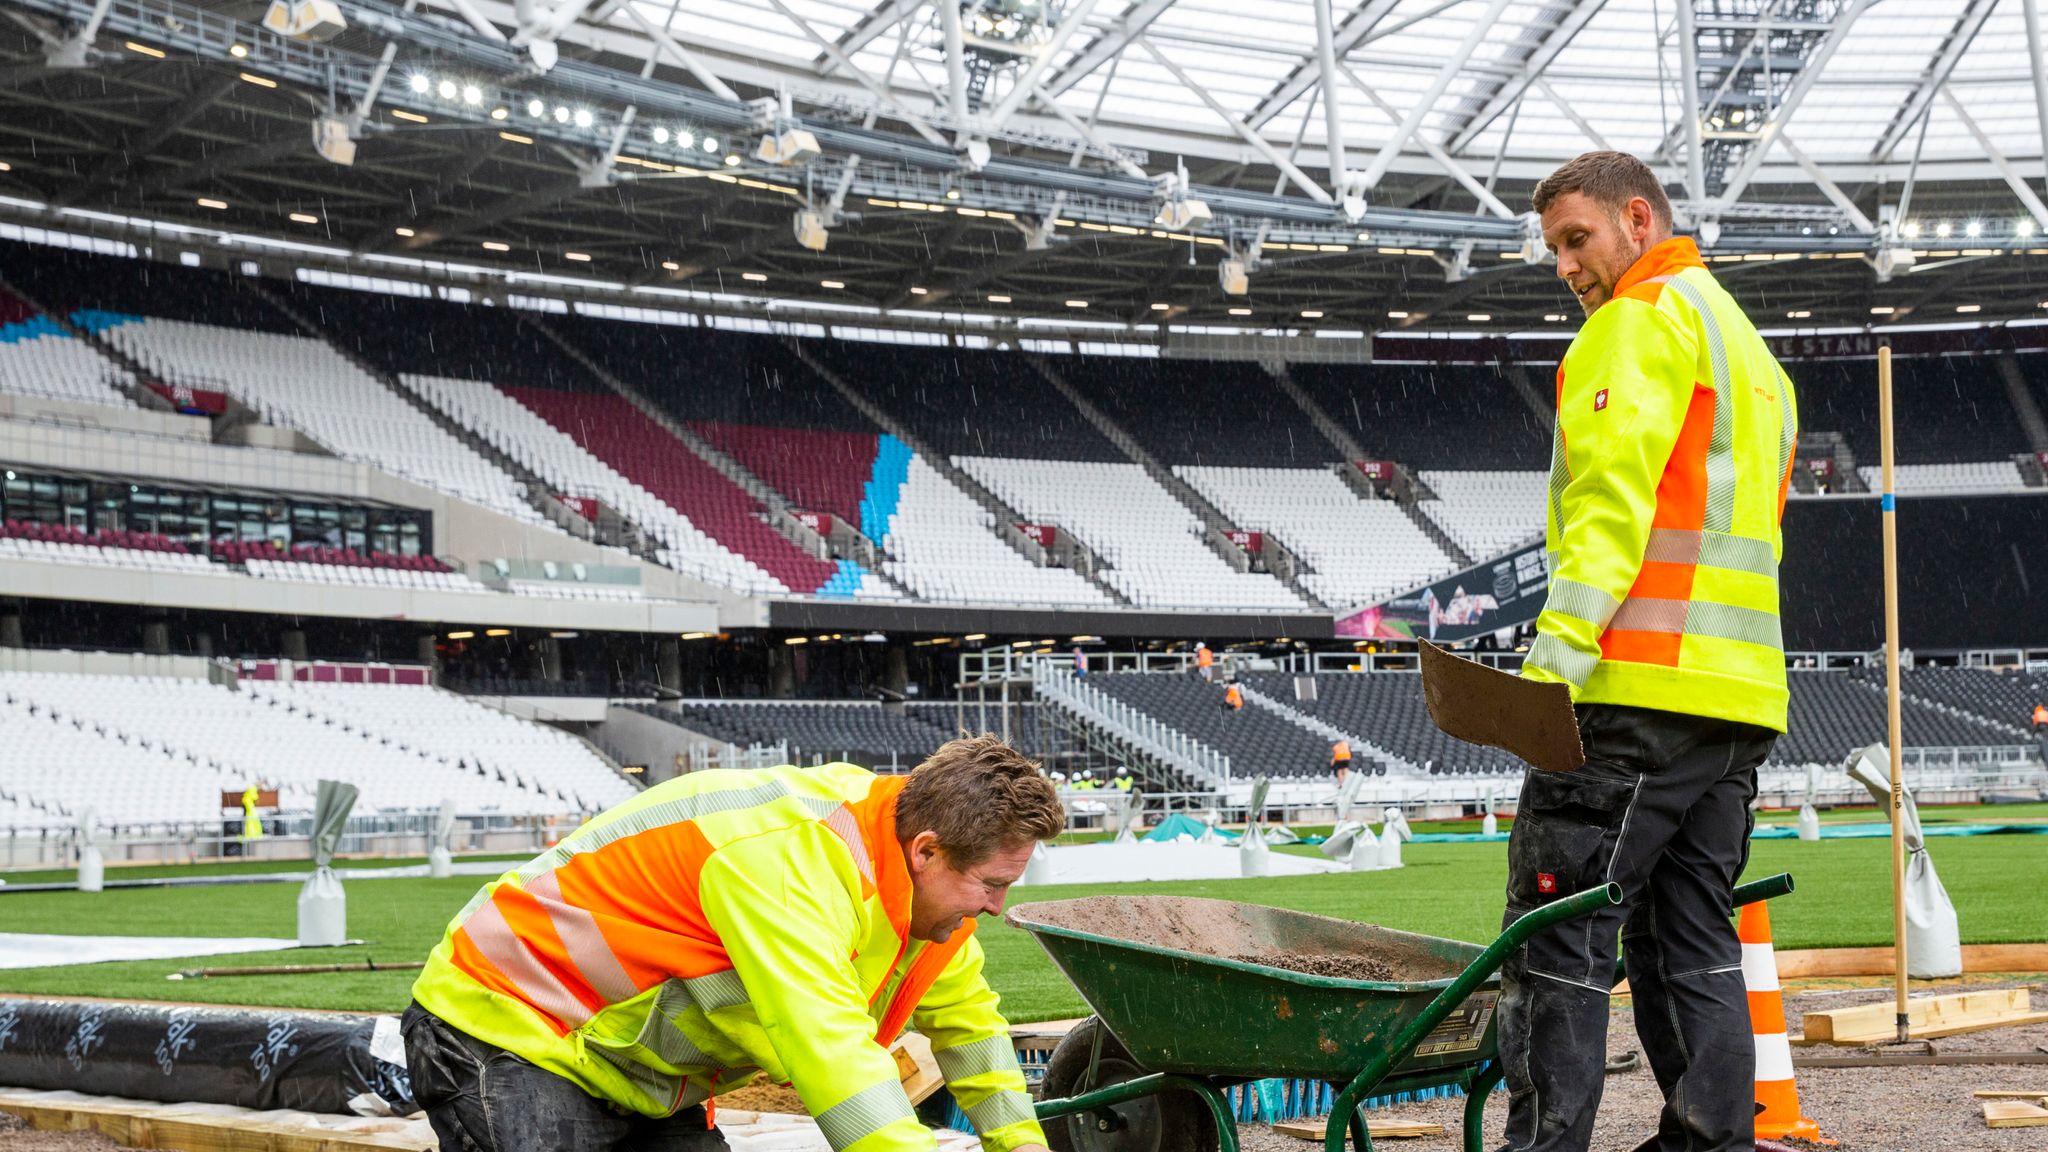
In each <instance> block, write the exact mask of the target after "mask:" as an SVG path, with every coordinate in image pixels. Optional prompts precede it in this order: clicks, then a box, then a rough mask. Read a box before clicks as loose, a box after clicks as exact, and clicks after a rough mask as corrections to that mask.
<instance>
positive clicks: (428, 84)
mask: <svg viewBox="0 0 2048 1152" xmlns="http://www.w3.org/2000/svg"><path fill="white" fill-rule="evenodd" d="M433 86H434V82H433V80H431V79H429V78H428V76H427V74H426V73H425V72H415V73H413V74H412V79H411V80H409V81H407V82H406V87H408V88H411V89H412V90H413V91H414V92H417V93H419V94H420V95H422V96H424V95H426V94H427V89H429V88H432V87H433Z"/></svg>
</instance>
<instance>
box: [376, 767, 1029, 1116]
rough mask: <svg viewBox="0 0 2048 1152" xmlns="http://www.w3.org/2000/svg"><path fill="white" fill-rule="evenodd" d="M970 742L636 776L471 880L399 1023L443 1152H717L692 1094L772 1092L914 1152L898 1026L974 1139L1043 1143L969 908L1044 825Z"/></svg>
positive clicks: (1013, 780)
mask: <svg viewBox="0 0 2048 1152" xmlns="http://www.w3.org/2000/svg"><path fill="white" fill-rule="evenodd" d="M1065 823H1066V821H1065V815H1064V813H1063V812H1062V811H1061V808H1060V804H1059V800H1058V798H1057V797H1056V796H1055V795H1054V793H1053V788H1052V784H1051V782H1050V781H1048V780H1047V779H1046V778H1045V777H1044V776H1041V775H1040V774H1039V770H1038V766H1037V765H1036V764H1034V763H1032V762H1031V761H1029V760H1026V759H1025V758H1024V757H1023V756H1022V755H1021V754H1020V753H1018V752H1017V751H1016V750H1015V749H1012V748H1010V747H1009V746H1008V745H1006V744H1004V743H1003V742H1002V741H1001V740H999V739H997V738H996V737H994V736H987V735H984V736H980V737H975V738H972V739H961V740H955V741H952V742H950V743H948V744H945V745H944V746H942V747H941V748H940V749H939V750H938V751H937V752H935V753H934V754H933V755H932V756H931V758H930V759H928V760H926V761H924V762H923V763H922V764H919V765H918V766H917V768H916V769H915V770H914V771H912V772H911V773H910V774H909V775H907V776H877V775H874V774H872V773H869V772H867V771H866V770H864V769H861V768H857V767H854V766H853V765H851V764H826V765H822V766H820V767H815V768H793V767H782V768H765V769H757V770H751V771H706V772H694V773H691V774H689V775H686V776H681V777H677V778H676V779H673V780H669V781H666V782H664V783H662V784H658V785H656V786H654V787H652V788H649V789H647V790H646V791H645V792H642V793H641V794H640V795H638V796H636V797H634V798H633V799H631V800H628V801H626V802H625V803H623V804H620V805H619V806H617V807H615V808H612V809H610V810H609V811H606V812H603V813H601V814H599V815H598V816H597V817H596V818H595V819H593V820H591V821H590V822H589V823H587V824H585V825H583V827H581V828H580V829H578V830H577V831H576V832H575V833H574V834H572V835H570V836H568V837H566V838H564V839H563V840H562V841H561V843H559V844H557V845H556V846H555V847H553V848H551V849H549V850H548V851H546V852H544V853H542V854H541V855H540V856H538V857H536V858H535V859H534V860H533V861H531V862H530V863H528V864H526V865H524V866H522V867H520V868H517V869H515V870H513V871H511V872H508V873H506V874H505V875H504V876H502V877H499V878H498V879H497V880H495V881H493V882H491V883H490V884H488V885H486V886H485V887H484V888H483V890H482V891H480V892H478V893H477V894H476V896H475V897H474V898H472V899H471V900H470V902H469V905H468V906H467V907H466V908H464V909H463V910H462V912H461V913H460V914H458V915H457V916H456V917H455V919H454V921H453V922H452V923H451V924H450V925H449V926H448V932H447V935H446V936H445V937H443V939H442V941H441V943H440V945H439V946H438V947H436V948H435V949H434V951H433V953H432V955H431V956H430V957H429V958H428V960H427V964H426V968H425V970H424V971H423V972H421V974H420V977H419V980H418V982H417V983H415V984H414V985H413V999H414V1001H415V1002H414V1004H413V1005H412V1006H411V1007H410V1008H408V1009H407V1010H406V1013H405V1017H404V1020H403V1022H402V1024H403V1029H404V1034H405V1042H406V1057H407V1063H408V1065H409V1067H410V1070H411V1073H412V1087H413V1093H414V1095H415V1097H416V1098H417V1099H418V1100H419V1102H420V1104H421V1105H422V1106H423V1107H425V1109H426V1110H427V1117H428V1119H429V1120H430V1121H431V1122H432V1124H433V1128H434V1132H435V1133H436V1135H438V1136H439V1137H440V1140H441V1147H442V1148H443V1149H446V1150H450V1152H454V1150H462V1152H473V1150H474V1152H543V1150H545V1152H557V1150H566V1149H576V1150H577V1152H594V1150H599V1149H612V1148H618V1149H636V1150H638V1149H648V1150H652V1149H664V1150H666V1149H676V1150H687V1152H717V1150H719V1149H723V1148H724V1147H725V1142H724V1140H723V1139H722V1138H721V1137H720V1136H719V1135H718V1133H717V1132H716V1131H715V1130H713V1129H712V1128H711V1123H712V1120H713V1119H714V1117H713V1116H708V1115H707V1114H706V1110H705V1104H706V1101H707V1100H709V1099H710V1098H711V1097H712V1096H714V1095H716V1094H717V1093H719V1092H723V1091H726V1090H728V1089H731V1088H735V1087H738V1086H740V1085H741V1084H744V1083H746V1082H747V1081H749V1080H751V1079H753V1078H754V1077H756V1076H761V1077H765V1078H766V1079H767V1080H770V1081H774V1082H777V1083H788V1084H792V1085H794V1087H795V1088H796V1092H797V1094H798V1095H799V1096H800V1097H802V1098H803V1102H804V1105H805V1107H806V1108H808V1109H809V1110H810V1112H811V1114H812V1115H813V1116H814V1117H816V1118H817V1122H818V1127H819V1128H820V1129H822V1131H823V1133H824V1136H825V1138H826V1139H827V1140H828V1141H829V1142H830V1143H831V1145H832V1147H833V1148H834V1149H835V1150H837V1152H922V1150H926V1149H931V1148H933V1147H935V1141H934V1139H933V1137H932V1135H931V1133H930V1132H929V1131H928V1130H927V1129H926V1128H925V1127H924V1126H923V1125H922V1124H920V1123H918V1120H917V1117H916V1115H915V1114H914V1113H913V1112H912V1110H911V1105H910V1101H909V1099H908V1098H907V1097H906V1096H905V1094H904V1091H903V1087H902V1084H901V1082H900V1080H899V1079H898V1073H897V1068H896V1063H895V1061H894V1059H892V1058H891V1056H890V1055H889V1051H888V1049H887V1047H886V1045H888V1044H890V1043H892V1042H893V1041H894V1040H895V1039H896V1037H897V1035H898V1034H899V1033H900V1032H902V1031H903V1029H904V1027H905V1026H906V1025H909V1024H915V1025H916V1026H917V1029H918V1031H920V1032H922V1033H923V1034H924V1035H925V1036H926V1037H928V1038H929V1039H930V1040H931V1043H932V1048H933V1055H934V1056H935V1057H936V1058H937V1061H938V1065H939V1069H940V1071H941V1072H942V1073H944V1075H945V1078H946V1084H947V1087H948V1088H950V1089H951V1090H952V1093H953V1095H954V1097H955V1098H956V1099H957V1100H958V1101H959V1102H960V1105H961V1107H962V1108H964V1109H965V1110H966V1112H967V1115H968V1117H969V1119H971V1120H972V1121H973V1123H974V1126H975V1129H976V1131H978V1132H979V1133H980V1135H981V1142H982V1146H983V1147H984V1148H987V1149H989V1150H990V1152H1015V1150H1019V1149H1024V1150H1037V1149H1040V1148H1041V1147H1042V1146H1043V1145H1044V1143H1045V1136H1044V1133H1043V1132H1041V1131H1040V1129H1039V1126H1038V1123H1037V1121H1036V1120H1035V1119H1034V1118H1033V1114H1032V1107H1031V1098H1030V1097H1029V1096H1028V1095H1027V1094H1026V1093H1025V1085H1024V1077H1023V1075H1022V1073H1020V1072H1019V1071H1018V1069H1017V1059H1016V1055H1015V1053H1014V1051H1013V1050H1012V1048H1011V1046H1010V1036H1009V1027H1008V1025H1007V1023H1006V1022H1005V1021H1004V1019H1003V1016H1002V1013H1001V1012H1000V1011H998V1010H997V1002H996V994H995V993H994V992H993V991H991V990H990V989H989V986H988V982H987V981H986V980H985V979H984V978H983V976H982V951H981V945H980V944H979V943H978V942H977V941H976V940H975V938H974V928H975V917H977V916H980V915H984V914H987V915H995V914H998V913H1000V912H1001V910H1002V907H1003V899H1004V897H1005V895H1006V894H1007V893H1008V891H1009V888H1010V885H1012V884H1014V883H1016V882H1017V880H1018V878H1019V877H1021V876H1022V875H1023V874H1024V866H1025V864H1026V862H1027V861H1028V860H1029V859H1030V856H1031V850H1032V848H1033V847H1034V846H1035V845H1036V844H1037V843H1038V842H1039V841H1041V840H1049V839H1051V838H1052V837H1054V836H1056V835H1058V834H1059V832H1060V830H1061V829H1062V828H1063V827H1064V825H1065Z"/></svg>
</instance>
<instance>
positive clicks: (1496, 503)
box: [1420, 469, 1550, 561]
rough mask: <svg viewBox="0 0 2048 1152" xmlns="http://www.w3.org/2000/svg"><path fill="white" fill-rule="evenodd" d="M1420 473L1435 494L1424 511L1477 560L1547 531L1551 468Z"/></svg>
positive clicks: (1426, 501) (1430, 471) (1422, 505)
mask: <svg viewBox="0 0 2048 1152" xmlns="http://www.w3.org/2000/svg"><path fill="white" fill-rule="evenodd" d="M1420 476H1421V479H1422V482H1423V483H1424V484H1426V485H1428V486H1429V490H1430V491H1432V492H1434V493H1436V499H1434V500H1424V501H1422V502H1421V507H1422V512H1423V515H1425V516H1428V517H1429V518H1430V519H1431V520H1434V521H1435V522H1436V525H1437V527H1439V528H1442V529H1443V530H1444V535H1446V536H1449V537H1450V538H1451V539H1452V540H1453V541H1454V542H1455V543H1456V544H1457V545H1458V547H1460V548H1463V549H1464V550H1465V554H1466V555H1468V556H1470V557H1472V559H1473V560H1475V561H1478V560H1483V559H1485V558H1486V557H1488V556H1494V555H1498V554H1499V553H1501V552H1503V551H1506V550H1507V549H1509V548H1512V547H1514V546H1516V545H1518V544H1523V543H1526V542H1528V541H1529V540H1532V539H1535V538H1536V537H1539V536H1541V535H1543V520H1544V513H1543V498H1544V493H1545V491H1546V490H1547V489H1548V487H1549V482H1550V478H1549V474H1548V473H1544V472H1495V471H1484V472H1442V471H1436V470H1433V469H1432V470H1425V471H1423V472H1421V473H1420Z"/></svg>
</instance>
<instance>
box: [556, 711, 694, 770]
mask: <svg viewBox="0 0 2048 1152" xmlns="http://www.w3.org/2000/svg"><path fill="white" fill-rule="evenodd" d="M588 736H589V739H590V741H591V743H593V744H596V745H597V746H598V747H600V748H603V749H604V750H605V751H606V752H607V753H608V754H610V756H611V757H612V758H613V759H615V760H617V761H618V762H619V763H621V764H645V765H647V775H646V776H645V777H643V779H644V780H646V782H647V783H648V784H656V783H659V782H661V781H663V780H668V779H672V778H673V777H675V776H677V775H679V774H680V771H679V769H678V768H677V766H676V757H677V756H680V755H682V754H683V752H684V751H685V750H687V749H689V748H692V747H699V746H708V745H720V746H722V745H723V744H724V743H725V742H724V741H722V740H713V739H712V738H711V737H709V736H705V735H702V734H700V733H697V732H692V731H690V730H689V729H687V728H682V727H678V726H677V725H674V724H669V723H666V722H664V721H661V720H657V719H655V718H654V717H652V716H647V715H644V714H642V713H639V712H635V711H633V710H632V709H631V708H619V707H611V708H608V709H606V711H605V715H604V722H603V723H601V724H598V725H596V726H594V727H593V728H591V729H590V731H589V733H588Z"/></svg>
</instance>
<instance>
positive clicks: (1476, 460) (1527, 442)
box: [1287, 364, 1551, 470]
mask: <svg viewBox="0 0 2048 1152" xmlns="http://www.w3.org/2000/svg"><path fill="white" fill-rule="evenodd" d="M1287 371H1288V374H1289V375H1291V376H1292V377H1293V378H1294V382H1295V383H1297V384H1299V385H1301V387H1302V388H1303V390H1305V391H1306V392H1308V394H1309V395H1310V396H1311V397H1312V398H1313V399H1314V400H1315V401H1316V403H1317V404H1318V405H1320V406H1321V407H1322V409H1323V411H1325V412H1327V413H1329V415H1330V418H1331V419H1333V420H1335V421H1336V422H1337V423H1338V424H1340V425H1342V426H1343V427H1344V429H1345V430H1346V431H1348V432H1350V433H1351V435H1352V437H1353V438H1354V439H1356V440H1357V441H1358V443H1359V446H1360V447H1362V448H1364V449H1365V451H1366V453H1367V454H1368V455H1369V456H1372V457H1376V458H1385V459H1389V460H1398V461H1400V462H1401V463H1403V464H1406V465H1407V466H1408V467H1410V468H1418V469H1419V468H1456V469H1474V468H1513V469H1528V470H1535V469H1545V468H1548V467H1549V466H1550V432H1551V428H1550V426H1551V418H1550V416H1549V415H1547V414H1546V415H1543V416H1538V415H1537V414H1536V412H1535V411H1534V410H1533V409H1531V408H1530V407H1529V405H1528V403H1527V402H1525V401H1524V400H1523V399H1522V397H1521V396H1520V395H1519V394H1518V393H1517V391H1516V389H1515V386H1514V384H1513V383H1512V382H1510V381H1509V380H1508V379H1507V378H1506V377H1505V376H1503V375H1502V374H1501V372H1500V370H1499V369H1497V368H1495V367H1493V366H1492V365H1470V364H1368V365H1364V366H1358V367H1353V366H1337V365H1319V364H1295V365H1290V366H1289V367H1288V369H1287ZM1532 379H1533V380H1534V382H1535V387H1536V389H1537V391H1538V392H1539V393H1541V394H1542V397H1543V398H1544V399H1546V400H1547V399H1549V396H1550V390H1549V387H1548V384H1549V381H1548V379H1547V378H1544V377H1543V376H1542V375H1541V374H1540V373H1535V374H1532Z"/></svg>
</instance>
